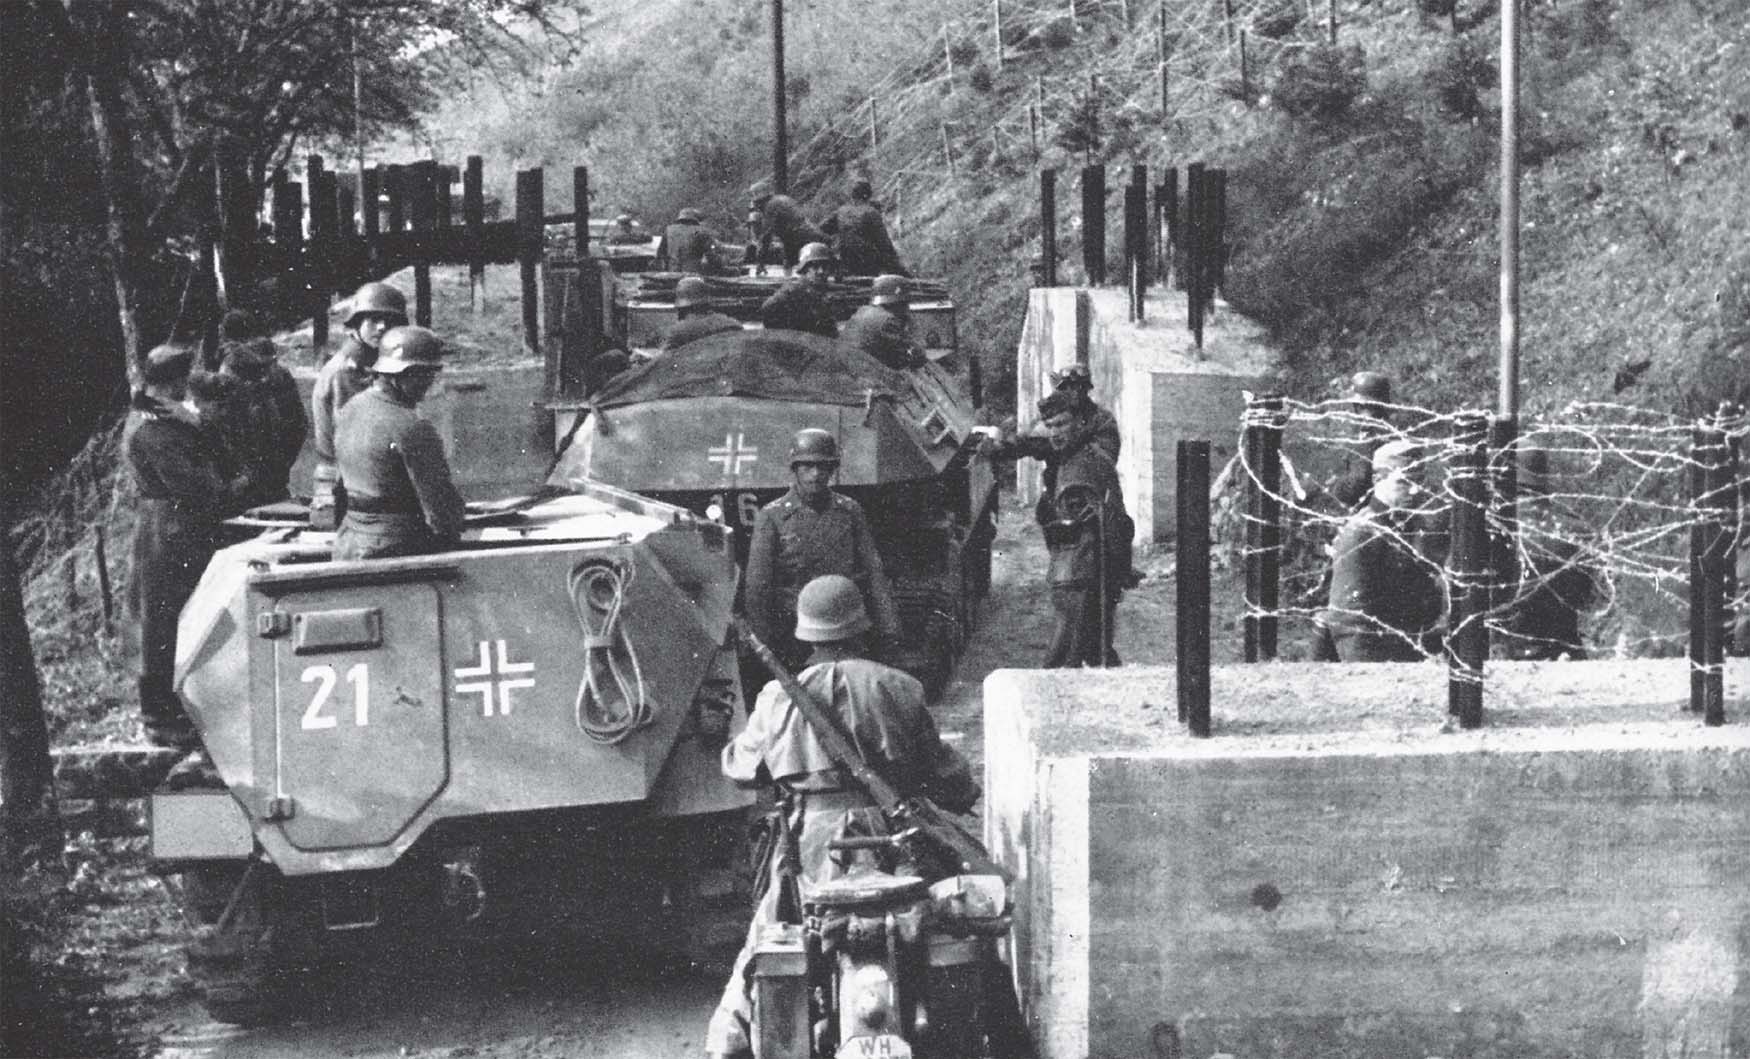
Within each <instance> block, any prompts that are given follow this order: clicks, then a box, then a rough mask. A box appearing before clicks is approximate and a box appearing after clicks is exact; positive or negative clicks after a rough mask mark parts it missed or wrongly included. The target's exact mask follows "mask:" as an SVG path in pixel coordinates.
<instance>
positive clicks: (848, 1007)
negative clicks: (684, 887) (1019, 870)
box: [753, 831, 1031, 1059]
mask: <svg viewBox="0 0 1750 1059" xmlns="http://www.w3.org/2000/svg"><path fill="white" fill-rule="evenodd" d="M913 837H915V836H914V834H913V832H911V831H903V832H900V833H898V834H893V835H879V836H858V837H840V838H838V839H835V840H833V842H832V843H831V848H832V850H833V851H834V852H835V853H839V854H848V855H849V857H850V863H849V866H848V869H847V870H846V871H845V873H844V874H843V875H842V876H840V877H838V878H835V879H832V880H829V881H826V882H823V883H819V884H814V885H808V884H804V885H803V886H802V888H801V895H800V896H801V913H802V914H801V917H800V918H801V920H802V922H800V923H782V922H780V923H776V924H773V925H771V926H770V927H768V928H767V931H766V934H765V935H764V936H763V938H762V940H761V943H760V945H759V946H758V948H757V949H756V950H755V954H754V961H753V982H754V1022H753V1029H754V1033H753V1037H754V1040H753V1050H754V1056H755V1059H973V1057H979V1056H991V1057H1001V1059H1016V1057H1019V1056H1022V1055H1025V1054H1027V1053H1029V1052H1030V1051H1031V1049H1030V1047H1029V1046H1028V1045H1027V1043H1026V1040H1027V1037H1026V1033H1025V1031H1024V1029H1023V1028H1022V1027H1021V1025H1020V1013H1019V1009H1018V1008H1017V1006H1016V1004H1015V994H1014V988H1013V984H1012V982H1011V979H1010V977H1009V971H1008V967H1007V966H1006V965H1005V964H1004V963H1003V960H1002V958H1001V956H1000V955H999V953H998V947H997V941H998V939H999V938H1003V937H1005V936H1007V934H1008V932H1009V926H1010V916H1009V894H1008V885H1007V883H1006V882H1005V880H1004V879H1003V878H1002V877H1001V876H997V875H952V876H948V877H946V878H943V879H940V880H938V881H936V882H933V883H932V882H929V881H927V880H926V879H925V877H924V875H923V874H921V873H920V872H919V871H918V869H917V867H916V865H915V864H912V863H909V862H907V861H906V860H905V859H904V853H905V849H906V846H907V842H908V840H909V839H911V838H913ZM883 862H885V863H886V865H888V866H885V867H884V863H883Z"/></svg>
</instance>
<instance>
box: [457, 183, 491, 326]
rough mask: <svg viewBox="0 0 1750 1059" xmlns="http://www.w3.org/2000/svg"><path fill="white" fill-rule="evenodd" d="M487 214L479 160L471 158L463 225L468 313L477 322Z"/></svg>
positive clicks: (464, 193) (482, 288)
mask: <svg viewBox="0 0 1750 1059" xmlns="http://www.w3.org/2000/svg"><path fill="white" fill-rule="evenodd" d="M485 212H486V197H485V192H484V189H483V187H482V173H481V161H480V156H479V155H477V154H471V155H469V156H468V166H467V168H466V169H464V170H463V171H462V223H463V224H464V225H466V226H467V229H468V311H469V312H470V313H472V314H473V315H474V316H475V317H476V318H478V317H479V315H480V309H481V304H480V303H481V299H482V298H483V297H484V295H485V282H486V258H485V256H484V253H483V251H482V250H481V246H480V244H481V240H482V237H483V236H482V233H483V231H484V227H483V226H484V225H485V223H486V219H485Z"/></svg>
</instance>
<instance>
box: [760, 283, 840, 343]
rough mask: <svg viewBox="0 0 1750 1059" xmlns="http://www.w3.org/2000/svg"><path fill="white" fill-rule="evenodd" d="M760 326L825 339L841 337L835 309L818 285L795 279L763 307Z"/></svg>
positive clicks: (761, 307)
mask: <svg viewBox="0 0 1750 1059" xmlns="http://www.w3.org/2000/svg"><path fill="white" fill-rule="evenodd" d="M760 322H761V323H763V324H765V325H766V328H767V329H768V330H774V329H778V328H783V329H786V330H790V331H806V332H808V333H809V334H811V335H819V336H821V337H822V338H837V337H838V335H839V325H838V321H837V320H835V319H833V315H832V306H830V305H828V304H827V301H826V298H825V297H824V296H823V295H822V294H821V293H820V291H819V290H817V289H816V288H815V286H814V284H812V283H810V282H808V281H807V280H805V279H793V280H791V281H790V282H788V283H786V284H784V285H783V286H782V287H779V288H778V291H777V293H775V294H773V295H772V296H771V297H770V298H767V299H766V301H765V304H764V305H761V306H760Z"/></svg>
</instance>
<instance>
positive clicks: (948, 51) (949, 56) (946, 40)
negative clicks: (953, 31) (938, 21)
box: [942, 23, 954, 92]
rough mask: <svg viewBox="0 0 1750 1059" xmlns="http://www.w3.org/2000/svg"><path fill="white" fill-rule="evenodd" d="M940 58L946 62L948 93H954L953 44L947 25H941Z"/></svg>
mask: <svg viewBox="0 0 1750 1059" xmlns="http://www.w3.org/2000/svg"><path fill="white" fill-rule="evenodd" d="M942 58H944V59H946V60H947V61H948V91H950V92H952V91H954V43H953V38H952V37H950V36H949V33H948V25H947V23H943V24H942Z"/></svg>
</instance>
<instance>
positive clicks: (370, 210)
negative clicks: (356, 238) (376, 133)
mask: <svg viewBox="0 0 1750 1059" xmlns="http://www.w3.org/2000/svg"><path fill="white" fill-rule="evenodd" d="M359 187H360V189H361V190H360V193H359V222H360V225H361V227H362V228H363V234H364V239H365V276H364V278H365V279H366V280H373V279H376V278H377V277H378V276H379V275H381V274H382V273H381V272H379V271H378V270H379V269H380V268H381V261H382V254H383V250H382V241H383V239H382V236H383V229H382V218H383V213H382V210H381V209H380V208H379V204H380V200H381V199H382V197H383V170H382V168H381V167H380V166H372V167H370V168H369V169H367V170H365V172H364V176H363V177H361V178H360V180H359Z"/></svg>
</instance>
